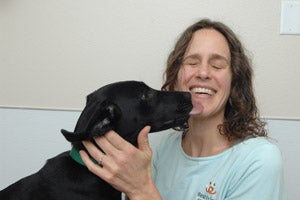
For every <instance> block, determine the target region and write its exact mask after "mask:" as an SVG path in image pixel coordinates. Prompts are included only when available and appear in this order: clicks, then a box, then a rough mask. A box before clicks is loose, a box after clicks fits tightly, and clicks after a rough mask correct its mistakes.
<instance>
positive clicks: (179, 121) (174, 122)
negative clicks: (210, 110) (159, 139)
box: [151, 114, 189, 132]
mask: <svg viewBox="0 0 300 200" xmlns="http://www.w3.org/2000/svg"><path fill="white" fill-rule="evenodd" d="M188 119H189V115H188V114H187V115H184V116H180V117H177V118H175V119H171V120H167V121H162V122H161V123H160V124H157V125H156V126H151V132H157V131H161V130H166V129H169V128H175V127H180V126H183V125H184V124H185V123H186V122H187V121H188Z"/></svg>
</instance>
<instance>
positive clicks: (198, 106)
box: [190, 101, 203, 115]
mask: <svg viewBox="0 0 300 200" xmlns="http://www.w3.org/2000/svg"><path fill="white" fill-rule="evenodd" d="M192 104H193V109H192V110H191V112H190V115H198V114H200V113H201V112H202V111H203V106H202V104H201V103H199V102H194V101H192Z"/></svg>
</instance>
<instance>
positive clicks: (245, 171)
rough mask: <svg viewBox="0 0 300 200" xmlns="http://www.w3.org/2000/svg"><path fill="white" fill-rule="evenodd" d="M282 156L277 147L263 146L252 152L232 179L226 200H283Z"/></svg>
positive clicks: (246, 156)
mask: <svg viewBox="0 0 300 200" xmlns="http://www.w3.org/2000/svg"><path fill="white" fill-rule="evenodd" d="M283 182H284V180H283V166H282V156H281V152H280V151H279V149H278V147H277V146H276V145H273V144H270V143H269V144H265V145H262V146H260V147H259V148H257V149H255V150H253V151H252V152H251V153H249V155H245V159H244V160H243V162H241V164H240V165H239V166H238V169H237V170H236V173H235V175H234V176H233V177H232V181H231V183H232V185H231V186H230V187H229V188H230V189H229V191H228V193H227V194H228V195H227V197H226V200H240V199H243V200H253V199H264V200H284V199H286V198H285V188H284V183H283Z"/></svg>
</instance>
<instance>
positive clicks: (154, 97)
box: [0, 81, 193, 200]
mask: <svg viewBox="0 0 300 200" xmlns="http://www.w3.org/2000/svg"><path fill="white" fill-rule="evenodd" d="M192 107H193V106H192V103H191V97H190V94H189V93H188V92H167V91H158V90H154V89H152V88H150V87H148V86H147V85H146V84H144V83H143V82H137V81H123V82H117V83H112V84H109V85H106V86H104V87H102V88H100V89H98V90H96V91H95V92H93V93H91V94H89V95H88V96H87V102H86V106H85V108H84V110H83V111H82V113H81V115H80V117H79V119H78V121H77V124H76V127H75V130H74V132H68V131H66V130H63V129H62V130H61V132H62V134H63V135H64V136H65V138H66V139H67V140H68V141H70V142H71V143H72V150H71V151H67V152H63V153H61V154H59V155H57V156H56V157H54V158H51V159H49V160H48V161H47V162H46V164H45V165H44V166H43V167H42V168H41V169H40V170H39V171H38V172H37V173H35V174H33V175H30V176H28V177H25V178H23V179H21V180H19V181H17V182H16V183H14V184H12V185H10V186H8V187H7V188H5V189H4V190H2V191H0V199H1V200H42V199H43V200H81V199H82V200H117V199H121V192H119V191H117V190H115V189H114V188H113V187H112V186H110V185H109V184H108V183H106V182H105V181H103V180H101V179H100V178H99V177H97V176H95V175H93V174H92V173H91V172H89V171H88V169H87V168H86V167H85V166H84V164H83V163H82V160H81V159H80V156H79V153H78V151H79V150H81V149H84V147H83V145H82V143H81V141H82V140H92V141H93V137H96V136H101V135H104V134H105V133H106V132H107V131H109V130H114V131H116V132H117V133H119V134H120V135H121V136H122V137H123V138H124V139H126V140H127V141H129V142H130V143H132V144H133V145H136V144H137V135H138V133H139V132H140V130H141V129H142V128H143V127H145V126H146V125H150V126H151V132H157V131H162V130H166V129H169V128H174V127H178V126H183V125H185V124H186V122H187V120H188V118H189V113H190V111H191V110H192ZM79 163H80V164H79Z"/></svg>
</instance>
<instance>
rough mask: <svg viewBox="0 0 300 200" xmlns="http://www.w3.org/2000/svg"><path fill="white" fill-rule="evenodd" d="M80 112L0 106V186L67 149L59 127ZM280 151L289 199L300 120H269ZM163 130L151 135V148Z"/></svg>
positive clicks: (299, 173) (294, 195)
mask: <svg viewBox="0 0 300 200" xmlns="http://www.w3.org/2000/svg"><path fill="white" fill-rule="evenodd" d="M79 114H80V112H73V111H49V110H34V109H29V110H28V109H3V108H2V109H1V108H0V190H1V189H3V188H4V187H6V186H8V185H9V184H11V183H13V182H15V181H17V180H18V179H20V178H22V177H24V176H27V175H29V174H31V173H34V172H36V171H37V170H39V169H40V168H41V167H42V165H43V164H44V163H45V161H46V159H48V158H51V157H53V156H55V155H56V154H58V153H60V152H62V151H66V150H69V149H70V144H69V143H68V142H67V141H66V140H65V139H64V137H63V136H62V134H61V133H60V129H61V128H64V129H67V130H73V128H74V125H75V123H76V121H77V118H78V116H79ZM268 129H269V132H270V136H271V137H272V138H275V139H276V140H277V141H278V142H277V144H278V146H279V147H280V149H281V151H282V154H283V161H284V165H285V166H284V167H285V168H284V172H285V180H286V189H287V195H288V199H290V200H292V199H300V194H299V192H298V181H299V178H300V156H299V153H300V149H299V144H300V134H299V133H300V121H296V120H268ZM163 133H164V132H162V133H155V134H151V135H150V141H151V145H152V146H153V148H155V146H156V145H157V143H158V141H159V138H160V137H161V135H162V134H163Z"/></svg>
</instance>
